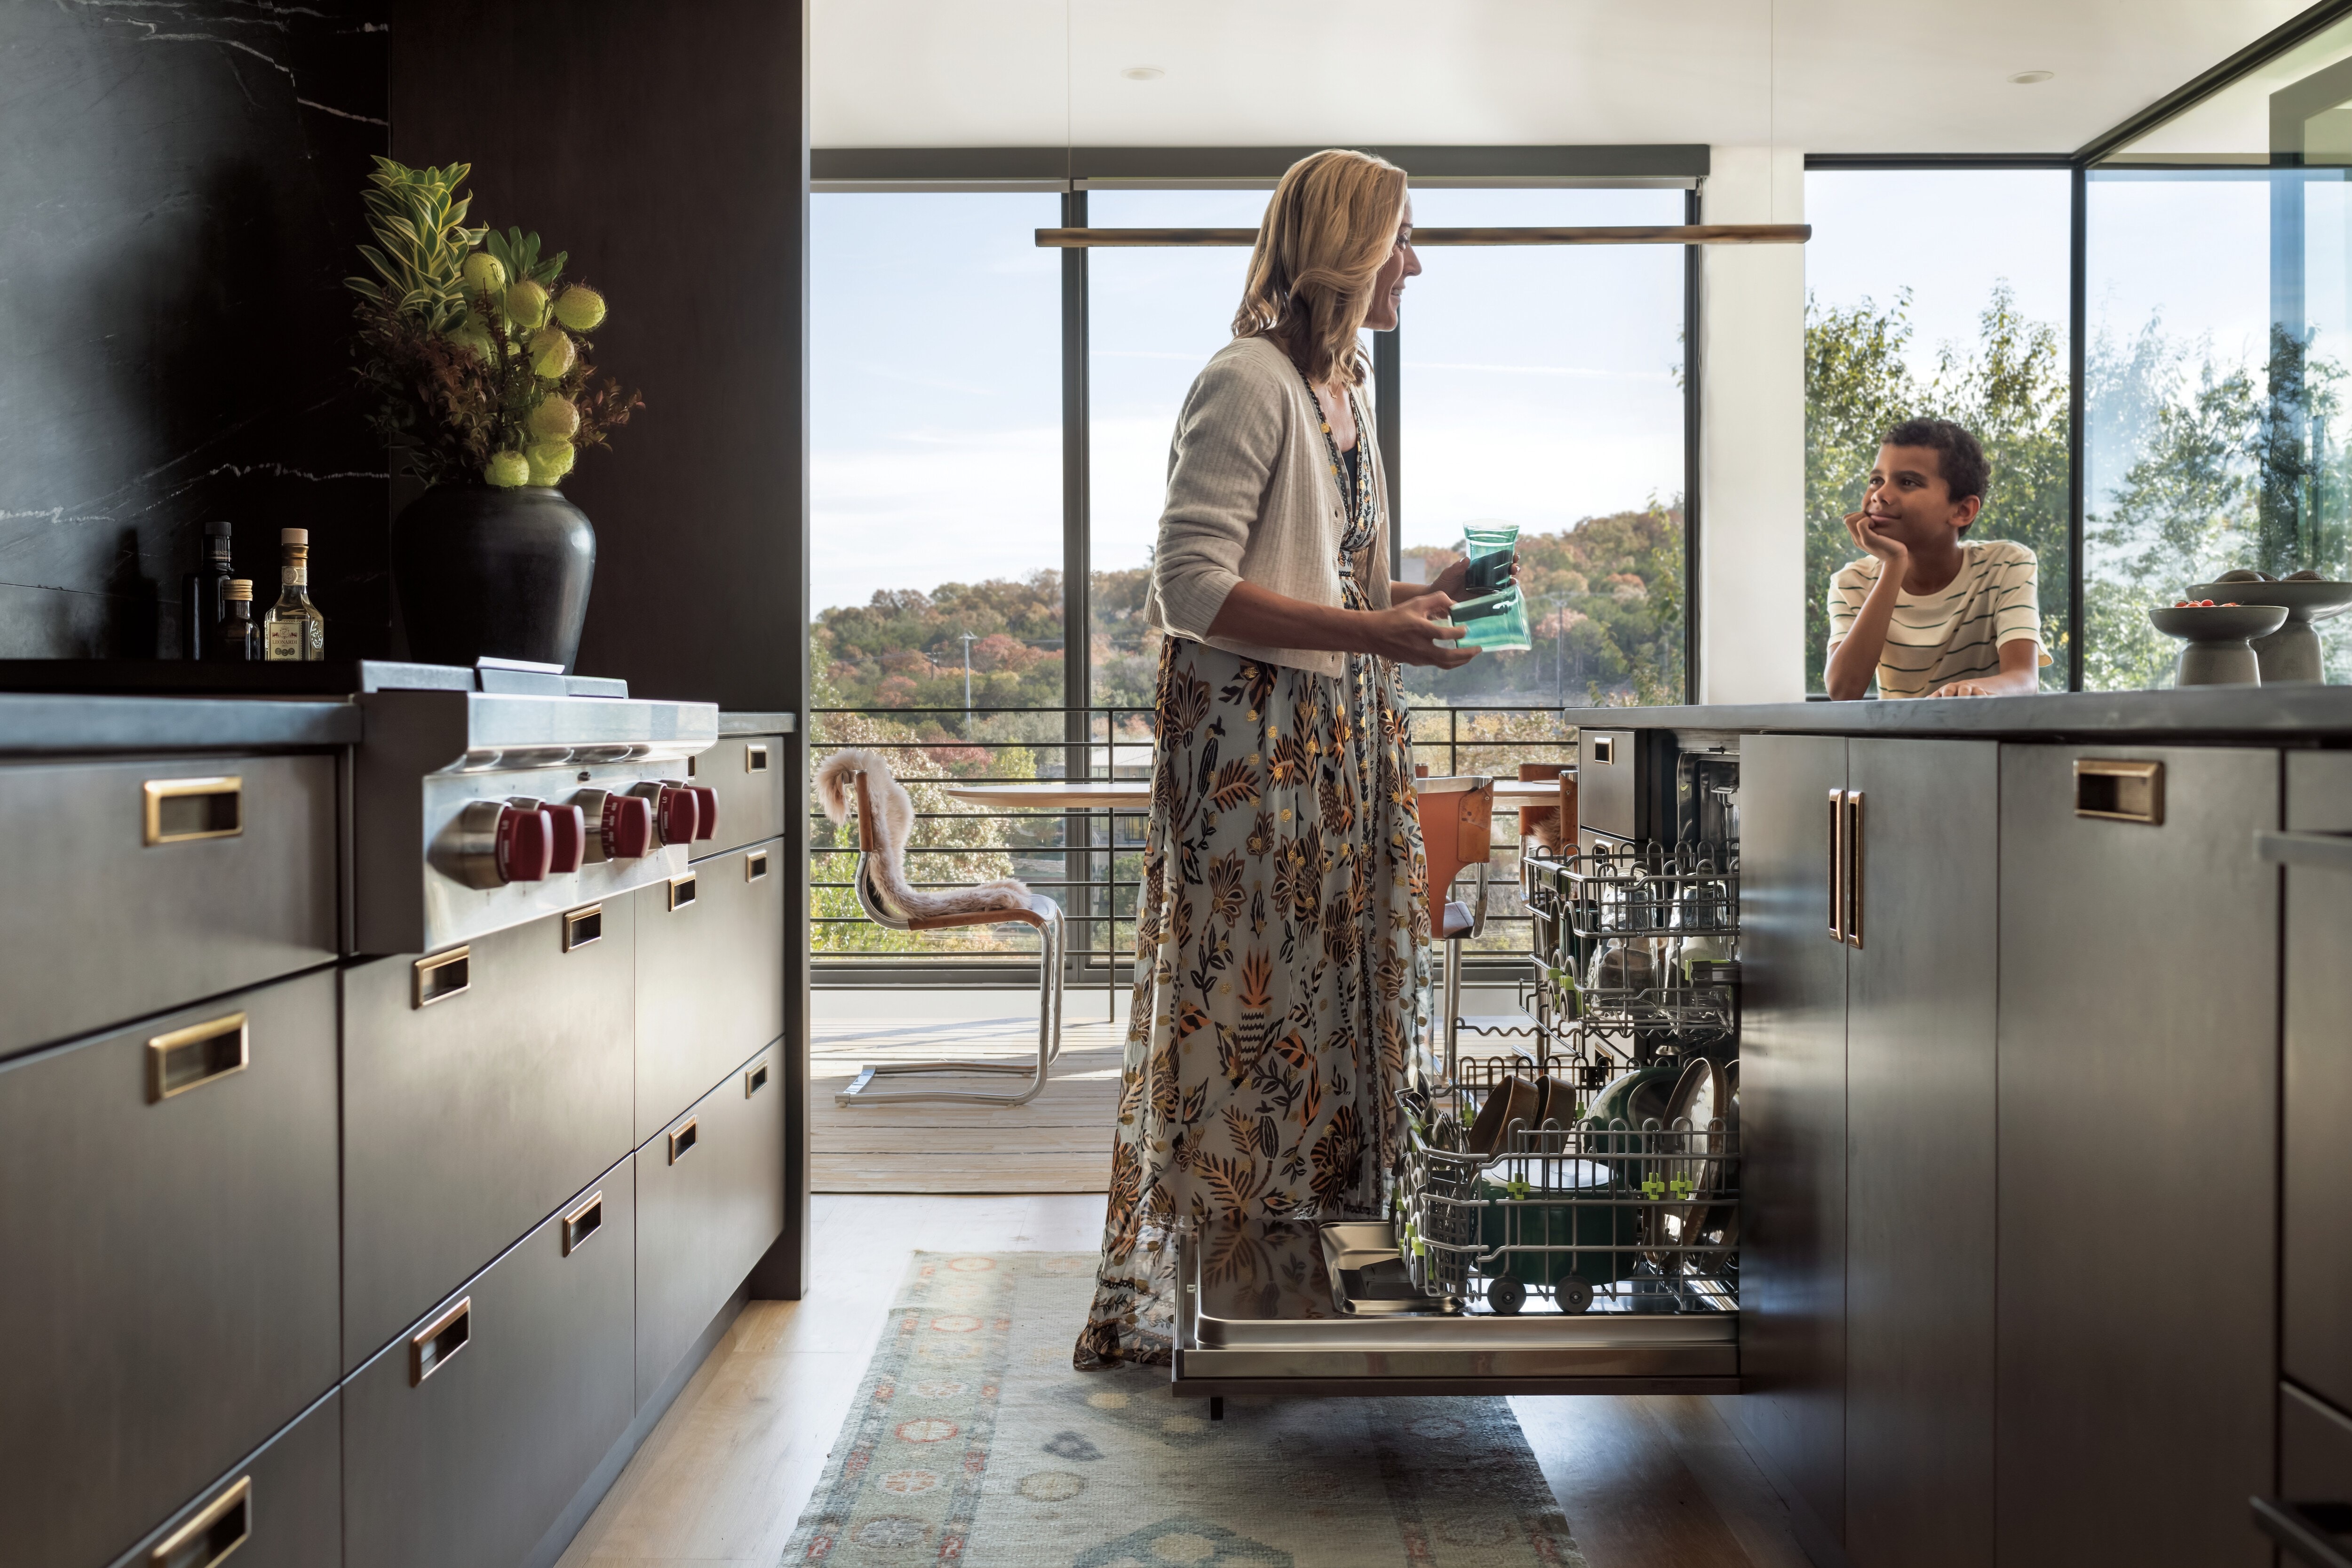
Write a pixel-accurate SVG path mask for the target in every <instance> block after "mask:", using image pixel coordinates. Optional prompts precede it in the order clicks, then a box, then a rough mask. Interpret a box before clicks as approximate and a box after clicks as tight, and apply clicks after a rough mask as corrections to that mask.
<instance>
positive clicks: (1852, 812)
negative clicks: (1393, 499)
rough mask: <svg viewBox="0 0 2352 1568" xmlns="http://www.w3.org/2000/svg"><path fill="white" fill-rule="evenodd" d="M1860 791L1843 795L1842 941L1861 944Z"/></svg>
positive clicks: (1850, 791)
mask: <svg viewBox="0 0 2352 1568" xmlns="http://www.w3.org/2000/svg"><path fill="white" fill-rule="evenodd" d="M1862 847H1863V817H1862V791H1860V790H1858V789H1850V790H1848V791H1846V792H1845V941H1846V945H1847V946H1848V947H1860V946H1861V945H1862V915H1863V910H1862Z"/></svg>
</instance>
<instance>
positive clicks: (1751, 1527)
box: [559, 1195, 1806, 1568]
mask: <svg viewBox="0 0 2352 1568" xmlns="http://www.w3.org/2000/svg"><path fill="white" fill-rule="evenodd" d="M1102 1203H1103V1200H1102V1199H1101V1198H1100V1197H1099V1196H1092V1197H1088V1196H1078V1195H1036V1196H1021V1195H1013V1196H993V1197H912V1196H888V1195H856V1196H852V1195H845V1196H830V1197H820V1198H818V1199H817V1200H816V1201H815V1205H814V1216H813V1223H814V1227H815V1228H814V1235H813V1237H812V1245H813V1247H814V1253H815V1266H814V1270H813V1277H814V1280H815V1282H816V1289H814V1290H813V1291H812V1293H811V1294H810V1296H809V1299H808V1300H804V1301H797V1302H793V1301H761V1302H754V1303H753V1304H752V1305H751V1306H750V1307H748V1308H746V1309H745V1310H744V1312H743V1314H742V1316H741V1317H740V1318H739V1319H737V1320H736V1321H735V1324H734V1326H733V1327H732V1328H731V1329H730V1330H729V1331H728V1333H727V1336H726V1338H725V1339H724V1340H723V1341H721V1342H720V1343H719V1347H718V1349H717V1350H715V1351H713V1352H711V1354H710V1358H709V1360H708V1361H707V1362H705V1363H703V1365H702V1367H701V1368H700V1369H699V1370H698V1372H697V1373H695V1375H694V1378H693V1380H692V1381H691V1382H690V1383H688V1384H687V1387H686V1390H685V1392H684V1393H682V1394H679V1395H678V1398H677V1404H676V1405H673V1406H671V1408H670V1411H669V1413H668V1414H667V1415H665V1416H664V1417H663V1418H662V1421H661V1423H660V1425H659V1426H656V1427H655V1429H654V1432H653V1435H652V1436H650V1437H648V1438H647V1439H646V1444H645V1447H643V1448H641V1449H640V1450H639V1451H638V1453H637V1456H636V1458H634V1459H633V1460H631V1461H630V1463H629V1466H628V1468H627V1469H625V1471H623V1472H622V1475H621V1479H620V1480H619V1481H618V1482H616V1483H615V1484H614V1488H613V1490H612V1492H611V1493H610V1495H608V1496H607V1497H606V1498H605V1500H604V1503H603V1505H602V1506H601V1507H599V1508H598V1509H597V1510H596V1512H595V1513H594V1515H593V1516H592V1517H591V1518H590V1520H589V1521H588V1523H587V1525H586V1527H585V1528H584V1529H583V1530H582V1531H581V1532H580V1535H579V1538H578V1539H577V1540H575V1541H574V1542H572V1547H571V1549H570V1550H569V1551H568V1552H565V1553H564V1554H563V1557H562V1562H561V1563H560V1564H559V1568H586V1565H588V1564H591V1563H594V1564H599V1565H602V1568H624V1565H625V1568H719V1565H720V1564H733V1563H757V1564H759V1565H760V1568H775V1565H776V1564H777V1563H778V1560H779V1558H780V1557H781V1556H782V1552H783V1548H784V1544H785V1542H787V1541H788V1540H790V1539H791V1536H792V1532H793V1524H794V1523H795V1522H796V1521H798V1519H799V1517H800V1511H801V1509H802V1508H803V1506H804V1505H805V1504H806V1502H807V1501H808V1499H809V1496H810V1494H811V1493H812V1492H813V1491H814V1489H815V1488H816V1482H817V1478H818V1476H819V1474H820V1472H821V1471H822V1470H823V1468H824V1459H825V1451H826V1449H827V1447H829V1446H830V1445H831V1443H832V1441H833V1438H834V1436H835V1433H836V1432H838V1431H839V1430H840V1427H841V1423H842V1420H843V1418H844V1416H845V1415H846V1414H847V1412H848V1408H849V1403H850V1399H851V1397H852V1396H853V1395H854V1394H856V1388H857V1384H858V1380H859V1378H860V1377H861V1375H862V1374H863V1373H864V1372H865V1369H866V1362H867V1360H868V1358H869V1357H870V1356H871V1355H872V1354H873V1352H874V1347H875V1344H876V1342H877V1341H878V1339H879V1338H880V1335H881V1331H882V1328H883V1325H884V1322H885V1312H886V1310H887V1307H888V1304H889V1300H890V1294H891V1290H892V1289H893V1287H895V1286H896V1285H897V1284H898V1279H899V1278H900V1276H901V1275H902V1274H903V1273H904V1272H905V1269H906V1264H907V1255H908V1252H910V1251H913V1250H916V1249H933V1250H938V1249H976V1250H990V1251H1011V1250H1017V1249H1022V1248H1034V1249H1038V1250H1042V1251H1052V1252H1070V1251H1087V1250H1091V1249H1092V1248H1093V1247H1095V1246H1096V1245H1097V1242H1098V1240H1099V1237H1100V1230H1101V1226H1102ZM885 1238H887V1239H885ZM1072 1331H1073V1333H1074V1334H1075V1332H1076V1325H1075V1324H1074V1325H1072ZM1235 1403H1236V1404H1238V1403H1240V1402H1239V1401H1236V1402H1235ZM1511 1404H1512V1406H1513V1408H1514V1409H1515V1410H1516V1411H1517V1415H1518V1417H1519V1423H1520V1426H1522V1427H1523V1428H1524V1429H1525V1431H1526V1432H1527V1435H1528V1443H1529V1445H1530V1446H1531V1447H1533V1448H1534V1450H1535V1453H1536V1456H1537V1458H1538V1460H1539V1461H1540V1462H1541V1463H1542V1465H1543V1469H1544V1475H1545V1478H1546V1479H1548V1480H1549V1481H1550V1483H1551V1488H1552V1491H1553V1493H1554V1494H1555V1495H1556V1496H1557V1497H1558V1498H1559V1503H1560V1507H1561V1509H1562V1510H1564V1511H1565V1512H1566V1513H1567V1515H1568V1521H1569V1524H1570V1528H1572V1529H1573V1530H1574V1531H1575V1532H1576V1539H1577V1541H1578V1542H1579V1543H1580V1545H1581V1546H1582V1547H1583V1549H1584V1553H1585V1556H1586V1558H1587V1560H1588V1561H1589V1562H1590V1563H1591V1568H1804V1565H1805V1562H1806V1560H1805V1557H1804V1555H1803V1554H1802V1553H1801V1552H1800V1551H1799V1550H1798V1549H1797V1546H1796V1543H1795V1541H1794V1540H1793V1538H1792V1537H1791V1536H1790V1533H1789V1529H1788V1524H1787V1518H1786V1515H1785V1514H1784V1512H1783V1511H1782V1510H1781V1508H1780V1504H1779V1502H1778V1500H1776V1499H1775V1498H1774V1497H1773V1495H1772V1492H1771V1489H1770V1488H1769V1486H1768V1485H1767V1484H1766V1483H1765V1481H1764V1479H1763V1477H1762V1476H1761V1475H1760V1474H1759V1472H1758V1471H1757V1469H1756V1468H1755V1466H1754V1465H1753V1464H1752V1463H1751V1462H1750V1461H1749V1460H1748V1456H1747V1454H1746V1452H1745V1451H1744V1450H1743V1449H1742V1448H1741V1447H1739V1445H1738V1442H1737V1441H1736V1440H1734V1438H1733V1437H1732V1436H1731V1434H1730V1431H1729V1429H1728V1428H1727V1427H1726V1426H1725V1425H1724V1423H1723V1421H1722V1418H1721V1417H1720V1416H1719V1415H1717V1413H1716V1409H1715V1406H1714V1405H1713V1404H1712V1403H1711V1402H1709V1401H1707V1400H1704V1399H1691V1398H1664V1397H1661V1398H1634V1397H1613V1398H1602V1397H1593V1398H1573V1399H1515V1400H1513V1401H1512V1402H1511ZM1297 1568H1356V1565H1355V1564H1353V1563H1347V1564H1342V1563H1328V1564H1326V1563H1307V1562H1301V1563H1298V1564H1297Z"/></svg>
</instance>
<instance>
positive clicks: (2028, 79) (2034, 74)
mask: <svg viewBox="0 0 2352 1568" xmlns="http://www.w3.org/2000/svg"><path fill="white" fill-rule="evenodd" d="M2057 74H2058V73H2057V72H2055V71H2020V72H2018V73H2017V74H2016V75H2015V76H2013V77H2011V78H2010V80H2011V81H2012V82H2015V83H2016V84H2017V85H2018V86H2020V87H2032V86H2033V85H2034V84H2035V83H2037V82H2044V81H2048V80H2049V79H2051V78H2052V77H2053V76H2055V75H2057Z"/></svg>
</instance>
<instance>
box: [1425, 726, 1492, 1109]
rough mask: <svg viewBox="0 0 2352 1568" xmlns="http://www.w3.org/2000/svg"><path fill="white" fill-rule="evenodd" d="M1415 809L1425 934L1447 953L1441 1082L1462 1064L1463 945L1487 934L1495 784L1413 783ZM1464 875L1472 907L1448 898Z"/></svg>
mask: <svg viewBox="0 0 2352 1568" xmlns="http://www.w3.org/2000/svg"><path fill="white" fill-rule="evenodd" d="M1414 783H1415V785H1416V793H1415V794H1414V796H1413V804H1414V805H1415V807H1416V808H1417V809H1418V810H1419V812H1420V815H1421V843H1422V852H1423V855H1424V857H1425V858H1427V860H1428V862H1429V934H1430V936H1431V937H1432V939H1433V940H1434V941H1436V942H1441V943H1443V944H1444V947H1445V982H1444V988H1443V989H1442V991H1441V992H1440V996H1441V998H1442V999H1441V1000H1440V1002H1439V1004H1438V1007H1439V1014H1440V1017H1441V1019H1442V1022H1441V1024H1440V1026H1439V1034H1440V1037H1441V1038H1442V1039H1443V1041H1444V1051H1445V1081H1446V1082H1447V1083H1452V1082H1454V1076H1455V1074H1456V1072H1457V1071H1458V1070H1459V1068H1460V1066H1461V1063H1460V1060H1459V1055H1460V1038H1461V1028H1462V950H1463V944H1464V943H1465V942H1470V941H1472V940H1473V939H1475V938H1476V937H1478V936H1480V935H1483V934H1484V933H1485V931H1486V879H1487V877H1488V875H1489V873H1490V872H1491V871H1492V869H1493V864H1494V858H1495V844H1494V837H1495V834H1494V828H1495V781H1494V780H1493V779H1492V778H1490V777H1488V776H1486V774H1484V773H1462V774H1457V775H1455V776H1453V777H1450V778H1422V779H1417V780H1415V781H1414ZM1465 870H1467V871H1469V872H1470V873H1471V875H1472V884H1471V885H1472V892H1471V896H1470V901H1469V902H1468V903H1462V902H1458V901H1456V900H1454V899H1453V898H1452V897H1451V895H1452V893H1453V891H1454V883H1455V882H1456V881H1457V880H1459V879H1461V876H1462V873H1463V872H1464V871H1465Z"/></svg>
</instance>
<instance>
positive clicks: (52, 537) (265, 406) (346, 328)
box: [0, 0, 391, 658]
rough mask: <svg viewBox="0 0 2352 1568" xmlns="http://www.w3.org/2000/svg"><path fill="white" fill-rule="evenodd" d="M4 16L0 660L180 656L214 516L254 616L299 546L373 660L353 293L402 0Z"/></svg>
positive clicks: (379, 648)
mask: <svg viewBox="0 0 2352 1568" xmlns="http://www.w3.org/2000/svg"><path fill="white" fill-rule="evenodd" d="M0 5H5V13H6V18H7V20H6V26H5V29H0V148H5V155H0V658H141V657H149V656H153V655H156V654H159V653H160V654H163V655H164V656H166V657H169V656H173V655H175V654H176V652H177V649H178V638H179V626H178V612H177V609H176V598H177V594H178V584H179V579H180V574H182V573H184V572H187V571H191V570H193V569H194V564H195V562H196V557H197V553H198V551H199V548H200V545H201V540H202V535H203V526H204V524H205V522H206V521H208V520H211V519H213V518H226V519H228V520H229V521H230V522H231V523H232V524H234V526H235V530H236V569H237V572H238V573H239V574H241V575H244V576H249V577H251V578H253V579H254V583H255V597H256V599H257V601H259V602H260V603H263V604H266V603H267V602H268V599H270V598H271V597H274V596H275V593H276V587H277V580H278V568H277V561H278V548H277V538H278V529H279V528H281V527H307V528H309V529H310V542H311V582H312V590H311V591H312V595H313V596H314V597H315V598H316V599H317V601H318V603H319V605H320V609H322V610H323V611H324V612H325V613H326V616H327V626H328V634H329V639H330V652H331V654H332V655H333V656H334V657H337V658H358V657H366V656H381V655H382V654H383V652H384V651H385V645H386V641H387V637H388V628H389V625H390V621H391V589H390V583H389V578H388V575H387V572H386V524H385V505H386V493H387V480H386V478H385V473H384V469H385V458H384V453H383V449H382V448H381V447H379V446H377V445H376V443H375V442H374V440H373V437H370V436H369V434H368V433H367V430H366V428H365V427H364V426H363V425H362V420H361V412H362V410H361V406H360V404H359V401H358V399H357V397H356V396H355V395H354V392H353V383H352V368H351V367H352V360H351V353H350V337H351V296H350V294H349V293H348V291H347V290H346V289H344V288H343V287H342V281H341V280H342V279H343V278H344V277H346V276H348V275H349V274H351V273H352V272H354V271H356V270H357V269H358V267H359V258H358V255H357V251H356V248H355V247H357V245H358V244H359V242H360V240H361V238H362V211H361V207H360V199H359V198H360V190H361V187H362V183H363V181H364V179H365V177H366V174H367V172H368V169H369V167H370V164H369V156H370V154H372V153H382V152H384V151H386V149H387V147H388V136H389V129H388V126H387V124H386V120H387V118H388V115H387V109H386V104H387V100H388V84H387V81H386V71H387V65H388V60H389V21H390V15H391V4H390V0H304V3H303V4H301V5H295V4H291V3H283V4H281V3H276V0H244V3H239V0H121V3H116V4H109V3H107V0H0ZM257 607H258V605H257Z"/></svg>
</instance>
